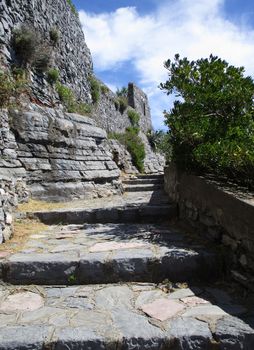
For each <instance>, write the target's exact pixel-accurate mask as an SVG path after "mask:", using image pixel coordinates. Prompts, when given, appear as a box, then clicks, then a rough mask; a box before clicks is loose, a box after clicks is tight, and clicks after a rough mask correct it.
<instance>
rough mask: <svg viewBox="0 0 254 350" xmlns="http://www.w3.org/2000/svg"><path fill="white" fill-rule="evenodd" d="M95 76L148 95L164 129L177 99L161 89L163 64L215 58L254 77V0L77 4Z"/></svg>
mask: <svg viewBox="0 0 254 350" xmlns="http://www.w3.org/2000/svg"><path fill="white" fill-rule="evenodd" d="M73 2H74V4H75V5H76V7H77V9H78V10H79V13H80V19H81V23H82V25H83V28H84V32H85V36H86V41H87V44H88V46H89V48H90V50H91V52H92V56H93V62H94V71H95V74H96V75H97V76H98V77H99V78H100V79H101V80H103V81H104V82H105V83H106V84H108V85H109V87H111V88H112V89H113V90H115V89H116V88H117V87H122V86H126V85H127V84H128V82H129V81H133V82H135V83H136V84H137V85H139V86H140V87H141V88H143V89H144V90H145V91H146V93H147V94H148V96H149V99H150V104H151V109H152V118H153V124H154V127H155V128H156V129H161V128H164V123H163V110H165V109H166V110H169V109H170V108H171V106H172V101H173V97H168V96H166V95H165V94H163V92H162V91H160V90H159V89H158V85H159V83H160V82H164V81H165V80H166V78H167V72H166V70H165V69H164V68H163V62H164V61H165V60H166V59H168V58H171V59H172V58H173V57H174V55H175V53H180V55H181V56H187V57H188V58H190V59H197V58H200V57H207V56H209V54H211V53H213V54H215V55H218V56H220V57H222V58H224V59H226V60H227V61H228V62H230V63H231V64H234V65H236V66H240V65H243V66H245V67H246V72H247V73H248V74H250V75H254V63H253V61H254V60H253V57H254V2H253V0H195V1H193V0H129V1H128V0H92V1H84V0H73Z"/></svg>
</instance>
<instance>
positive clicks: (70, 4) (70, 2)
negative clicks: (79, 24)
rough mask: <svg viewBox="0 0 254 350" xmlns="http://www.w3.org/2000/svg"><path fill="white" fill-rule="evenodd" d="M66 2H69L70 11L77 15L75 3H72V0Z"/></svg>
mask: <svg viewBox="0 0 254 350" xmlns="http://www.w3.org/2000/svg"><path fill="white" fill-rule="evenodd" d="M67 3H68V4H69V6H70V8H71V11H72V13H74V15H75V16H77V17H78V11H77V10H76V7H75V5H74V4H73V2H72V0H67Z"/></svg>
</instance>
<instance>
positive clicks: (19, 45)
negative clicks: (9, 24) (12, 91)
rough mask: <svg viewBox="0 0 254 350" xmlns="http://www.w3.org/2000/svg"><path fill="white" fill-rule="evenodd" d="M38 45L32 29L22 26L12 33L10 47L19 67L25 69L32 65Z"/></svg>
mask: <svg viewBox="0 0 254 350" xmlns="http://www.w3.org/2000/svg"><path fill="white" fill-rule="evenodd" d="M38 45H39V38H38V35H37V33H36V32H35V30H34V29H33V28H31V27H29V26H27V25H22V26H21V27H20V28H16V29H15V30H14V31H13V37H12V46H13V48H14V51H15V54H16V56H17V59H18V61H19V63H20V66H21V67H23V68H27V66H29V65H31V64H32V62H33V61H34V59H35V54H36V50H37V47H38Z"/></svg>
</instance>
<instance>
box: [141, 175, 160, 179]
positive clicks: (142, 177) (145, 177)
mask: <svg viewBox="0 0 254 350" xmlns="http://www.w3.org/2000/svg"><path fill="white" fill-rule="evenodd" d="M136 177H137V178H138V179H164V174H154V175H153V174H151V175H145V174H144V175H142V174H138V175H137V176H136Z"/></svg>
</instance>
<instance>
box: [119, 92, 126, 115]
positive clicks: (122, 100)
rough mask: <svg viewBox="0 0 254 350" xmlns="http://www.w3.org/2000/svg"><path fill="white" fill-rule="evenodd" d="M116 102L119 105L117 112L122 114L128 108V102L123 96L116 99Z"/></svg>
mask: <svg viewBox="0 0 254 350" xmlns="http://www.w3.org/2000/svg"><path fill="white" fill-rule="evenodd" d="M117 101H118V104H119V111H120V113H122V114H123V113H124V111H125V110H126V109H127V107H128V100H127V98H126V97H125V96H120V97H118V98H117Z"/></svg>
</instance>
